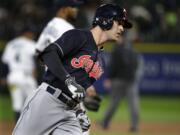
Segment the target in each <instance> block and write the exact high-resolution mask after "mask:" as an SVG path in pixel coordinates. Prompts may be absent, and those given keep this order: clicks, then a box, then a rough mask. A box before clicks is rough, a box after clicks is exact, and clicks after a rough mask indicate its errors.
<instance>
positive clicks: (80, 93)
mask: <svg viewBox="0 0 180 135" xmlns="http://www.w3.org/2000/svg"><path fill="white" fill-rule="evenodd" d="M65 84H66V85H67V87H68V89H69V93H70V94H71V96H72V98H73V99H75V100H76V101H77V102H81V101H82V100H83V99H84V97H85V89H84V88H83V87H82V86H81V85H79V84H77V83H76V81H75V78H74V77H68V78H67V79H66V80H65Z"/></svg>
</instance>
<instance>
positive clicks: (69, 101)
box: [46, 86, 77, 108]
mask: <svg viewBox="0 0 180 135" xmlns="http://www.w3.org/2000/svg"><path fill="white" fill-rule="evenodd" d="M46 91H47V92H49V93H50V94H51V95H54V93H55V92H56V90H55V89H53V88H51V87H50V86H48V87H47V89H46ZM57 98H58V99H59V100H60V101H62V102H63V103H65V104H66V105H68V106H69V107H70V108H74V107H76V105H77V102H76V101H73V100H72V99H68V98H67V97H65V96H64V93H62V92H61V93H60V94H59V95H58V97H57Z"/></svg>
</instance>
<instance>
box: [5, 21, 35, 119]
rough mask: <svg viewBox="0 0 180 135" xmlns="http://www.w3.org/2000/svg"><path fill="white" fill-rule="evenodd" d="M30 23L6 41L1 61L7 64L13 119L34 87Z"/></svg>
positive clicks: (33, 53)
mask: <svg viewBox="0 0 180 135" xmlns="http://www.w3.org/2000/svg"><path fill="white" fill-rule="evenodd" d="M33 38H34V29H32V25H30V26H28V25H27V23H26V24H24V26H23V28H22V31H21V35H20V36H18V37H16V38H14V39H13V40H11V41H9V42H8V43H7V46H6V48H5V51H4V53H3V55H2V61H3V62H4V63H5V64H7V65H8V68H9V73H8V76H7V83H8V87H9V90H10V94H11V98H12V107H13V111H14V113H15V121H17V120H18V118H19V116H20V112H21V110H22V107H23V104H24V101H25V99H26V98H27V96H28V95H29V94H31V93H32V92H33V90H35V89H36V86H37V84H36V79H35V63H34V55H35V42H34V41H33Z"/></svg>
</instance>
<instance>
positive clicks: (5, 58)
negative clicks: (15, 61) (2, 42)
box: [1, 44, 12, 64]
mask: <svg viewBox="0 0 180 135" xmlns="http://www.w3.org/2000/svg"><path fill="white" fill-rule="evenodd" d="M11 50H12V49H11V46H10V45H9V44H7V45H6V48H5V50H4V53H3V55H2V58H1V60H2V62H3V63H6V64H7V63H8V62H9V61H10V58H11V56H12V51H11Z"/></svg>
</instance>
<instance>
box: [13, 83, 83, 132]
mask: <svg viewBox="0 0 180 135" xmlns="http://www.w3.org/2000/svg"><path fill="white" fill-rule="evenodd" d="M48 86H49V85H48V84H47V83H42V84H41V85H40V86H39V88H38V89H37V91H36V92H34V93H33V94H32V95H31V96H30V97H28V99H27V100H26V102H25V105H24V108H23V111H22V113H21V116H20V118H19V120H18V122H17V124H16V126H15V128H14V131H13V133H12V135H82V134H83V133H82V130H81V127H80V125H79V122H78V120H77V118H76V115H75V111H74V110H73V109H70V107H68V106H67V105H66V104H65V103H63V102H62V101H60V100H59V99H58V98H57V97H58V95H59V94H60V93H61V91H60V90H57V89H56V91H55V93H54V94H53V95H52V94H50V93H48V92H47V87H48Z"/></svg>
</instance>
